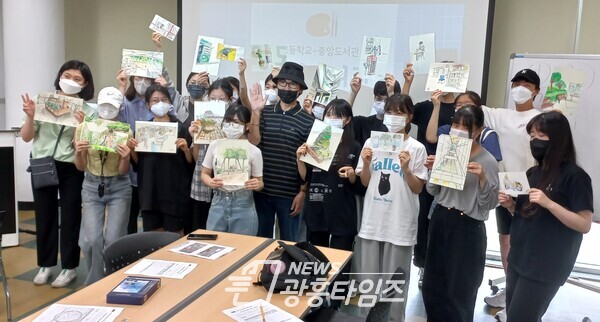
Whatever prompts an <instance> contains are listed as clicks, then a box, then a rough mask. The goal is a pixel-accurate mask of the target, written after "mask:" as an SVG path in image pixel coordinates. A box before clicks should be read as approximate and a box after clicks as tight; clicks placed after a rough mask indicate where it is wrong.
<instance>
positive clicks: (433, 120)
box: [425, 90, 442, 144]
mask: <svg viewBox="0 0 600 322" xmlns="http://www.w3.org/2000/svg"><path fill="white" fill-rule="evenodd" d="M441 95H442V92H441V91H440V90H436V91H435V92H433V93H432V94H431V103H433V111H432V112H431V117H430V118H429V123H427V131H426V132H425V138H426V139H427V142H429V143H431V144H435V143H437V141H438V136H437V130H438V128H439V125H440V124H439V123H440V122H439V119H440V107H441V103H440V96H441Z"/></svg>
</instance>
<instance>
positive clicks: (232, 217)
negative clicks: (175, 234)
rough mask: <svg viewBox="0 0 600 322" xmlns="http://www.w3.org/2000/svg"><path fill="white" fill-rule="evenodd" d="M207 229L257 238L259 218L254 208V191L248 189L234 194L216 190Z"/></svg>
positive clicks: (209, 212)
mask: <svg viewBox="0 0 600 322" xmlns="http://www.w3.org/2000/svg"><path fill="white" fill-rule="evenodd" d="M206 229H208V230H216V231H224V232H228V233H234V234H243V235H251V236H256V232H257V231H258V217H257V215H256V209H255V208H254V198H253V197H252V191H250V190H246V189H241V190H238V191H234V192H224V191H219V190H214V195H213V198H212V202H211V205H210V210H209V211H208V220H207V221H206Z"/></svg>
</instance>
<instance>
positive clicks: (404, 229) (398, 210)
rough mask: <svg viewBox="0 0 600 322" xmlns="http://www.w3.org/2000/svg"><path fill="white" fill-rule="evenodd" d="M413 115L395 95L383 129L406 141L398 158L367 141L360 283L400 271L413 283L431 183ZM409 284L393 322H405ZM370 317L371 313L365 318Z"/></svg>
mask: <svg viewBox="0 0 600 322" xmlns="http://www.w3.org/2000/svg"><path fill="white" fill-rule="evenodd" d="M413 113H414V107H413V103H412V100H411V99H410V97H409V96H408V95H405V94H394V95H392V96H390V97H388V99H387V100H386V102H385V107H384V123H385V124H386V126H387V128H388V129H389V132H390V133H395V134H394V135H399V136H402V138H403V141H404V142H403V143H402V144H401V148H400V149H398V150H399V151H398V152H382V151H373V150H372V149H371V147H372V138H369V139H367V141H366V142H365V144H364V146H363V149H362V152H361V159H360V160H359V161H358V166H357V167H356V173H357V174H358V175H359V176H360V181H361V182H362V184H363V185H364V186H366V187H367V192H366V194H365V200H364V209H363V213H362V220H361V221H362V222H361V225H360V230H359V232H358V238H357V239H356V246H355V248H356V249H357V250H356V251H355V257H354V258H353V264H352V266H353V269H354V270H355V271H356V272H358V273H369V274H364V275H363V274H360V275H358V276H359V278H360V279H364V280H367V279H369V278H370V279H371V280H372V281H377V280H380V279H384V280H385V276H389V275H379V274H376V275H375V274H370V273H373V272H379V273H383V274H385V273H390V274H391V273H393V272H394V271H395V270H396V268H397V267H401V268H402V269H403V270H404V272H405V276H404V279H405V280H406V281H409V280H410V267H411V265H410V262H411V258H412V253H413V246H414V245H415V243H416V241H417V216H418V213H419V197H418V196H419V193H420V192H421V190H422V189H423V186H424V185H425V182H426V181H427V179H428V175H427V169H426V168H425V159H426V157H427V153H426V151H425V147H424V146H423V144H421V143H420V142H418V141H417V140H415V139H413V138H412V137H411V136H410V135H408V132H409V131H410V121H411V119H412V116H413ZM408 286H409V283H405V284H404V286H403V287H402V296H403V301H402V302H396V303H393V304H392V307H391V310H390V320H392V321H404V314H405V310H406V299H407V297H406V295H407V294H408ZM365 313H366V312H365Z"/></svg>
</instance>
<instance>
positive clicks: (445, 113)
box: [402, 64, 455, 285]
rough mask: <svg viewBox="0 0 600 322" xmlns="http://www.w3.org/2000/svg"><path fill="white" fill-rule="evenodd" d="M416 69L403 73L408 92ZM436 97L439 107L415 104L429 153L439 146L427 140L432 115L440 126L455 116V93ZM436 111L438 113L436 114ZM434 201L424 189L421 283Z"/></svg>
mask: <svg viewBox="0 0 600 322" xmlns="http://www.w3.org/2000/svg"><path fill="white" fill-rule="evenodd" d="M414 74H415V73H414V70H413V68H412V64H407V65H406V68H405V69H404V71H403V73H402V75H403V76H404V89H403V90H405V91H406V93H407V94H408V93H409V91H410V87H411V85H412V82H413V80H414V77H415V76H414ZM436 99H437V100H438V101H439V102H440V104H439V109H437V111H436V110H435V106H434V103H433V101H432V100H427V101H423V102H419V103H416V104H415V116H414V117H413V120H412V122H413V124H416V125H417V127H418V128H417V140H418V141H419V142H421V143H423V145H424V146H425V148H426V149H427V154H428V155H432V154H435V150H436V148H437V144H436V143H431V142H429V141H428V140H427V126H428V125H429V123H430V120H431V118H432V117H436V118H437V124H438V126H444V125H450V124H452V117H453V116H454V112H455V106H454V101H455V99H454V94H453V93H440V95H439V96H437V97H436ZM434 111H436V112H437V113H435V114H434ZM432 203H433V196H432V195H431V194H429V192H427V189H423V191H422V192H421V194H420V195H419V228H418V229H419V231H418V234H417V245H416V246H415V254H414V258H413V264H414V265H415V266H416V267H419V285H421V284H422V281H423V272H424V267H425V255H426V254H427V240H428V231H429V219H428V216H429V212H430V211H429V210H430V209H431V205H432Z"/></svg>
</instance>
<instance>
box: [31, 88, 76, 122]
mask: <svg viewBox="0 0 600 322" xmlns="http://www.w3.org/2000/svg"><path fill="white" fill-rule="evenodd" d="M82 109H83V99H81V98H76V97H69V96H63V95H58V94H54V93H39V94H38V96H37V98H35V116H34V119H35V120H36V121H40V122H46V123H54V124H60V125H65V126H70V127H77V125H79V121H77V119H76V118H75V115H74V113H75V112H77V111H82Z"/></svg>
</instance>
